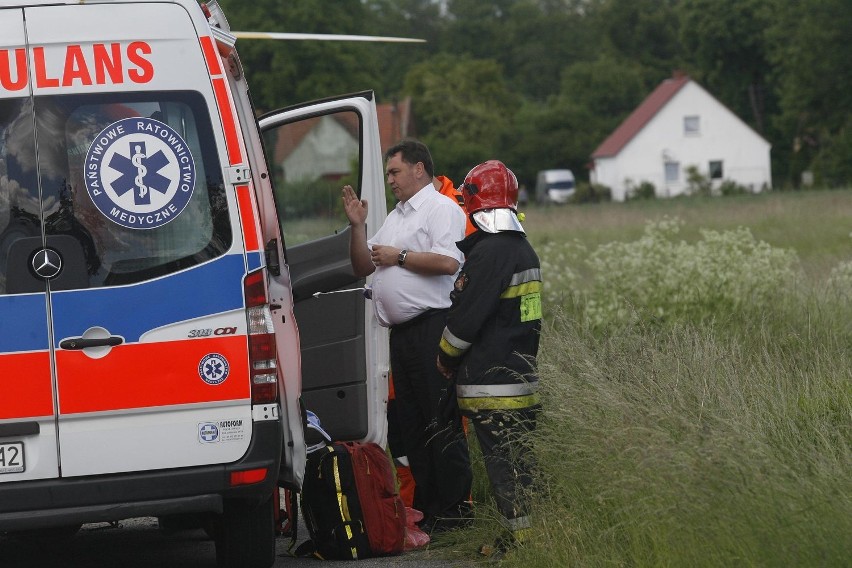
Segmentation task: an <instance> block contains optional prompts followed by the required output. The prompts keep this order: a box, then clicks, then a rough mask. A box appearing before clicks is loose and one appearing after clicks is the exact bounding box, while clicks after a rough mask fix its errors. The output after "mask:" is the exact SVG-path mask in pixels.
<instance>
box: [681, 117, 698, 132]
mask: <svg viewBox="0 0 852 568" xmlns="http://www.w3.org/2000/svg"><path fill="white" fill-rule="evenodd" d="M683 133H684V135H685V136H698V135H699V134H701V117H700V116H697V115H692V116H684V117H683Z"/></svg>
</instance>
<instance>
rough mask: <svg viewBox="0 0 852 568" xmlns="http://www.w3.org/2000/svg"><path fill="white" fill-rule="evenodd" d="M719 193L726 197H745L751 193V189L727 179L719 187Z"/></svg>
mask: <svg viewBox="0 0 852 568" xmlns="http://www.w3.org/2000/svg"><path fill="white" fill-rule="evenodd" d="M719 193H721V194H722V195H724V196H728V195H745V194H747V193H751V192H750V191H749V189H748V188H747V187H746V186H744V185H740V184H738V183H737V182H735V181H734V180H732V179H726V180H723V181H722V184H721V185H720V186H719Z"/></svg>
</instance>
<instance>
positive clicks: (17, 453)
mask: <svg viewBox="0 0 852 568" xmlns="http://www.w3.org/2000/svg"><path fill="white" fill-rule="evenodd" d="M22 471H24V443H23V442H10V443H7V442H3V443H0V473H21V472H22Z"/></svg>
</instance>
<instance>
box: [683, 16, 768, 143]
mask: <svg viewBox="0 0 852 568" xmlns="http://www.w3.org/2000/svg"><path fill="white" fill-rule="evenodd" d="M768 8H769V2H768V1H767V0H685V1H684V2H683V3H682V4H681V6H680V15H681V28H680V37H681V41H682V42H683V46H684V48H685V51H686V52H687V53H689V60H690V63H692V64H693V65H692V66H691V67H692V69H694V70H695V73H694V77H695V79H696V80H698V81H699V82H701V83H702V84H703V85H704V86H705V87H707V89H708V90H709V91H710V92H711V93H713V94H714V95H715V96H716V97H718V98H719V99H720V100H721V101H722V102H723V103H724V104H725V105H726V106H727V107H728V108H730V109H731V110H732V111H733V112H734V113H735V114H736V115H737V116H739V117H740V118H742V119H743V120H745V121H746V122H748V123H749V124H751V126H752V127H753V128H754V129H755V130H756V131H757V132H758V133H760V134H763V135H765V134H766V112H767V104H769V108H770V110H772V109H774V108H775V105H774V98H773V97H772V95H773V93H772V91H771V90H770V86H769V73H770V71H771V67H770V65H769V61H768V53H767V52H768V49H767V43H766V39H765V37H764V30H765V29H766V28H767V27H768V26H769V24H770V22H771V16H772V14H771V11H770V10H769V9H768ZM767 99H770V100H769V103H767Z"/></svg>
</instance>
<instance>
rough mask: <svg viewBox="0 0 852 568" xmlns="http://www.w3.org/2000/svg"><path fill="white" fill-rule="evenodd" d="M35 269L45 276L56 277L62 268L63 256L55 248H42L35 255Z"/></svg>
mask: <svg viewBox="0 0 852 568" xmlns="http://www.w3.org/2000/svg"><path fill="white" fill-rule="evenodd" d="M33 270H34V271H35V273H36V274H38V275H39V276H41V277H42V278H44V279H45V280H47V279H49V278H55V277H56V275H57V274H59V272H60V271H61V270H62V257H61V256H59V253H58V252H56V251H55V250H53V249H49V248H46V249H42V250H40V251H38V252H37V253H35V255H34V256H33Z"/></svg>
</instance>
